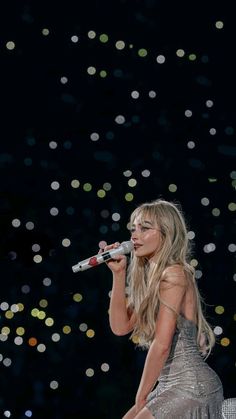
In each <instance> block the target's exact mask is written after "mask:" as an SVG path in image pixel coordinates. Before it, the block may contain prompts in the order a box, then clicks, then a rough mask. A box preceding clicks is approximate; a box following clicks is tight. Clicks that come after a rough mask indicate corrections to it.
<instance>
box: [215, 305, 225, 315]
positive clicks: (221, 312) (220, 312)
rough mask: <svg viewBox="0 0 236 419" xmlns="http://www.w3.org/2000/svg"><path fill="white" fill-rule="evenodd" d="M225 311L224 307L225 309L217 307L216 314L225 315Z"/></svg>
mask: <svg viewBox="0 0 236 419" xmlns="http://www.w3.org/2000/svg"><path fill="white" fill-rule="evenodd" d="M224 311H225V309H224V307H223V306H217V307H216V308H215V312H216V313H217V314H223V313H224Z"/></svg>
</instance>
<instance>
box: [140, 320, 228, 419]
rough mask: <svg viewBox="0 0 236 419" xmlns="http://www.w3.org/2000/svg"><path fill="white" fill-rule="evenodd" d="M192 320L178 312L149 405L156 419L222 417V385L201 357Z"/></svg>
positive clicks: (215, 418)
mask: <svg viewBox="0 0 236 419" xmlns="http://www.w3.org/2000/svg"><path fill="white" fill-rule="evenodd" d="M196 336H197V329H196V326H195V325H194V323H193V322H191V321H189V320H187V319H185V318H184V317H183V316H179V319H178V326H177V329H176V332H175V335H174V339H173V344H172V347H171V351H170V354H169V357H168V359H167V361H166V363H165V366H164V368H163V369H162V372H161V375H160V377H159V380H158V385H157V387H156V388H155V389H154V390H153V391H152V392H151V393H150V394H149V396H148V403H147V405H146V407H148V408H149V410H150V412H151V413H152V415H153V417H154V418H156V419H206V418H207V419H208V418H209V419H219V418H220V419H221V418H222V410H221V409H222V401H223V388H222V384H221V381H220V379H219V377H218V375H217V374H216V373H215V372H214V371H213V370H212V369H211V368H210V367H209V366H208V364H207V363H206V362H205V361H204V359H203V358H202V356H201V354H200V352H199V350H198V347H197V344H196Z"/></svg>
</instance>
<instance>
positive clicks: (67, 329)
mask: <svg viewBox="0 0 236 419" xmlns="http://www.w3.org/2000/svg"><path fill="white" fill-rule="evenodd" d="M62 331H63V333H65V335H68V334H69V333H70V332H71V327H70V326H68V325H66V326H63V328H62Z"/></svg>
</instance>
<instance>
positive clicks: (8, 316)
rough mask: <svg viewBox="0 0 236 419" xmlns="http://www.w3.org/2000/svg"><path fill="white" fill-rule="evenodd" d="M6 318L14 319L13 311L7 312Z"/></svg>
mask: <svg viewBox="0 0 236 419" xmlns="http://www.w3.org/2000/svg"><path fill="white" fill-rule="evenodd" d="M5 317H6V318H7V319H12V318H13V317H14V313H13V312H12V311H11V310H7V311H6V313H5Z"/></svg>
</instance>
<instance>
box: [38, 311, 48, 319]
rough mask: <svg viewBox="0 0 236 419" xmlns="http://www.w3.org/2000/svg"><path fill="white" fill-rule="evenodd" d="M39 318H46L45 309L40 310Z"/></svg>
mask: <svg viewBox="0 0 236 419" xmlns="http://www.w3.org/2000/svg"><path fill="white" fill-rule="evenodd" d="M37 317H38V319H40V320H43V319H45V317H46V313H45V311H43V310H40V311H39V312H38V316H37Z"/></svg>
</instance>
